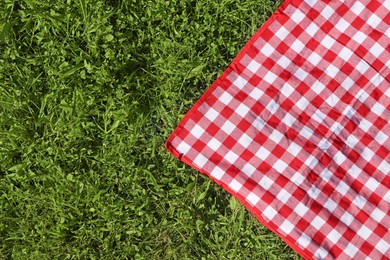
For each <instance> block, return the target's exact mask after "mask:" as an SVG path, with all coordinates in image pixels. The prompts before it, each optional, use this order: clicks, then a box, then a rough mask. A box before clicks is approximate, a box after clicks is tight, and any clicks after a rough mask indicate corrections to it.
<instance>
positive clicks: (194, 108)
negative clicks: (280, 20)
mask: <svg viewBox="0 0 390 260" xmlns="http://www.w3.org/2000/svg"><path fill="white" fill-rule="evenodd" d="M300 1H301V0H285V1H284V2H283V3H282V4H281V5H280V6H279V7H278V8H277V9H276V10H275V12H274V13H273V14H272V15H271V17H270V18H269V19H267V20H266V21H265V22H264V23H263V25H262V26H261V27H260V28H259V29H258V30H257V32H256V33H255V34H254V35H253V36H252V37H251V38H250V40H249V41H248V42H247V43H246V44H245V45H244V47H243V48H242V49H241V51H240V52H239V53H238V54H237V56H236V57H235V58H234V59H233V61H232V62H231V63H230V64H229V66H228V67H227V68H226V69H225V70H224V71H223V72H222V74H221V75H220V76H219V77H217V79H216V80H215V81H214V83H213V84H212V85H211V86H210V87H209V88H208V89H207V90H206V92H205V93H204V94H203V95H202V96H201V97H200V98H199V99H198V100H197V101H196V102H195V104H194V105H193V106H192V107H191V108H190V109H189V110H188V112H187V113H186V114H185V116H184V117H183V118H182V119H181V121H180V122H179V124H178V125H177V126H176V128H175V129H174V131H173V132H172V133H171V135H170V136H169V137H168V139H167V140H166V142H165V148H166V149H167V150H168V152H170V153H171V154H172V155H173V156H174V157H176V158H177V159H179V160H181V161H182V162H184V163H186V164H188V165H189V166H190V167H192V168H194V169H196V170H197V171H199V172H201V173H203V174H205V175H206V176H207V177H209V178H210V179H211V180H212V181H214V182H215V183H216V184H217V185H219V186H220V187H222V188H223V189H224V190H226V191H227V192H228V193H229V194H231V195H233V196H234V197H235V198H236V199H237V200H238V201H239V202H240V203H241V204H242V205H243V206H244V207H245V208H246V209H248V210H249V211H250V212H251V213H252V214H253V215H254V216H255V217H256V219H257V220H258V221H259V222H260V223H261V224H262V225H263V226H265V227H266V228H267V229H269V230H271V231H272V232H273V233H275V234H276V235H277V236H278V237H280V238H281V239H282V240H283V241H284V242H285V243H286V244H287V245H288V246H289V247H291V248H292V249H293V250H294V251H295V252H297V253H298V254H299V255H300V256H301V257H303V258H304V259H306V260H309V259H313V256H312V255H309V254H308V253H307V252H305V251H304V250H303V249H302V248H300V247H298V245H297V244H296V243H295V242H294V241H293V240H291V239H289V238H288V237H287V236H284V235H283V234H281V233H280V232H278V231H277V230H276V229H274V228H273V227H271V226H270V225H269V224H268V222H267V221H266V220H265V219H264V218H263V217H262V216H261V212H259V211H258V210H257V209H256V208H254V207H253V206H252V205H250V204H249V203H248V202H247V201H246V200H245V198H244V197H242V196H241V195H240V194H238V193H237V192H235V191H233V190H232V189H230V188H229V186H228V185H226V184H224V183H222V182H221V181H219V180H217V179H215V178H214V177H213V176H211V174H210V173H208V172H206V171H203V170H202V169H200V168H198V167H197V166H196V165H194V164H193V163H192V162H191V161H190V160H188V159H187V158H186V157H183V156H182V154H181V153H180V152H178V151H177V150H176V149H175V148H174V146H173V145H172V141H173V139H174V138H175V137H176V136H177V135H178V134H179V132H180V131H181V130H182V129H183V126H184V125H185V124H186V122H187V121H188V120H189V119H190V118H191V116H192V114H193V113H194V112H196V111H197V109H198V108H199V106H200V105H201V104H202V103H203V102H204V101H205V100H206V99H207V98H208V97H209V96H210V95H211V94H212V92H213V91H214V90H215V89H216V88H217V87H218V85H219V82H220V81H222V80H224V79H225V78H226V77H227V76H228V75H229V73H230V72H231V71H232V70H233V67H234V66H235V64H237V63H238V62H239V61H240V60H241V58H242V56H243V55H245V53H246V51H247V50H248V49H249V48H250V47H251V46H252V45H253V43H254V41H256V40H257V39H258V38H259V37H260V35H261V34H262V33H263V31H264V30H265V29H266V28H267V27H268V26H269V25H270V24H271V23H272V22H273V21H274V20H275V19H276V17H277V16H278V15H279V14H281V13H282V12H283V10H284V9H285V8H286V7H287V6H288V5H289V4H292V3H293V2H300Z"/></svg>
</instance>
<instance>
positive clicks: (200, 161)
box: [194, 154, 208, 168]
mask: <svg viewBox="0 0 390 260" xmlns="http://www.w3.org/2000/svg"><path fill="white" fill-rule="evenodd" d="M207 161H208V159H207V158H206V157H204V156H203V155H202V154H198V156H196V158H195V159H194V163H195V164H196V165H197V166H198V167H199V168H202V167H203V166H204V165H205V164H206V163H207Z"/></svg>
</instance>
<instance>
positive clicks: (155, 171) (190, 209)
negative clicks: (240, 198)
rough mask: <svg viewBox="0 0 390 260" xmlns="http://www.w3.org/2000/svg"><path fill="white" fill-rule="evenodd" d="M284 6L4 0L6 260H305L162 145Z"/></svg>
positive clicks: (0, 71)
mask: <svg viewBox="0 0 390 260" xmlns="http://www.w3.org/2000/svg"><path fill="white" fill-rule="evenodd" d="M280 3H281V2H280V1H274V0H260V1H259V0H240V1H237V0H207V1H195V0H177V1H166V0H153V1H152V0H137V1H136V0H128V1H124V0H106V1H104V0H95V1H88V0H61V1H60V0H51V1H49V0H24V1H14V0H2V1H0V259H278V260H279V259H298V258H299V257H298V256H297V254H296V253H294V252H293V251H292V250H291V249H290V248H289V247H288V246H286V244H285V243H283V242H282V241H281V239H279V238H278V237H277V236H276V235H274V234H273V233H272V232H270V231H268V230H267V229H265V228H264V227H263V226H262V225H261V224H259V223H258V221H257V220H256V219H255V218H254V217H253V216H252V215H251V214H250V213H249V212H248V211H247V210H246V209H245V208H244V207H243V206H241V205H240V204H239V203H238V202H237V201H236V200H235V199H234V198H233V197H232V196H230V195H229V194H228V193H227V192H225V191H224V190H223V189H221V188H220V187H219V186H217V185H216V184H214V183H213V182H211V181H210V180H209V179H207V178H205V177H204V176H203V175H202V174H200V173H198V172H197V171H195V170H193V169H191V168H189V167H188V166H186V165H184V164H183V163H181V162H180V161H178V160H177V159H175V158H174V157H173V156H171V155H170V154H169V153H168V152H167V151H166V150H165V148H164V142H165V140H166V138H167V137H168V135H169V134H170V133H171V132H172V131H173V129H174V128H175V126H176V125H177V124H178V122H179V120H180V119H181V118H182V117H183V115H184V114H185V113H186V111H187V110H188V109H189V108H190V107H191V105H193V104H194V103H195V101H196V100H197V99H198V98H199V97H200V95H201V94H202V93H203V92H204V91H205V90H206V89H207V87H208V86H210V84H211V83H212V82H213V81H214V80H215V79H216V78H217V76H218V75H219V74H221V73H222V71H223V70H224V69H225V68H226V67H227V66H228V64H229V63H230V62H231V61H232V59H233V58H234V57H235V55H237V53H238V52H239V50H240V49H241V48H242V47H243V45H244V44H245V42H246V41H248V40H249V39H250V37H251V36H252V35H253V34H254V33H255V31H256V30H257V28H259V27H260V25H261V24H262V23H263V22H264V21H265V20H266V19H267V18H268V17H269V16H270V15H271V14H272V12H273V11H274V10H275V9H276V8H277V6H279V4H280Z"/></svg>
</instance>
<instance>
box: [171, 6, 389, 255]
mask: <svg viewBox="0 0 390 260" xmlns="http://www.w3.org/2000/svg"><path fill="white" fill-rule="evenodd" d="M389 27H390V0H286V1H285V2H284V3H283V4H282V5H281V6H280V7H279V8H278V9H277V11H276V12H275V13H274V14H273V15H272V16H271V17H270V18H269V20H267V22H265V24H264V25H263V26H262V27H261V28H260V29H259V30H258V31H257V33H256V34H255V35H254V36H253V37H252V38H251V39H250V41H249V42H248V43H247V44H246V45H245V47H244V48H243V49H242V50H241V51H240V53H239V54H238V56H237V57H236V58H235V59H234V60H233V62H232V63H231V64H230V65H229V67H228V68H227V69H226V70H225V71H224V72H223V74H222V75H221V76H220V77H219V78H218V79H217V80H216V81H215V82H214V84H212V86H211V87H210V88H209V89H208V90H207V91H206V93H205V94H203V95H202V97H201V98H200V99H199V100H198V101H197V102H196V104H195V105H194V106H193V107H192V108H191V109H190V110H189V112H188V113H187V114H186V115H185V117H184V118H183V120H182V121H181V122H180V124H179V125H178V126H177V128H176V129H175V130H174V132H173V133H172V135H171V136H170V137H169V139H168V140H167V142H166V147H167V149H168V150H169V151H170V152H171V153H172V154H173V155H174V156H176V157H177V158H179V159H180V160H182V161H183V162H185V163H187V164H189V165H190V166H192V167H193V168H195V169H197V170H199V171H201V172H202V173H204V174H206V175H208V176H209V177H210V178H211V179H212V180H214V181H215V182H216V183H218V184H219V185H221V186H222V187H223V188H224V189H225V190H227V191H228V192H229V193H231V194H232V195H233V196H234V197H236V198H237V199H238V200H239V201H240V202H241V203H242V204H244V205H245V206H246V208H247V209H248V210H250V211H251V212H252V213H253V214H254V215H255V216H256V217H257V219H258V220H259V221H260V222H261V223H262V224H263V225H265V226H266V227H268V228H269V229H270V230H272V231H273V232H275V233H276V234H277V235H279V236H280V237H281V238H282V239H283V240H284V241H285V242H286V243H287V244H288V245H289V246H290V247H292V248H293V249H294V250H295V251H296V252H298V253H299V254H300V255H301V256H303V257H304V258H305V259H390V232H389V229H390V157H389V154H390V153H389V151H390V139H389V136H390V123H389V121H390V29H389Z"/></svg>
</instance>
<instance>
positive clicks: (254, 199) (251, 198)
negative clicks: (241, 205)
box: [246, 192, 260, 205]
mask: <svg viewBox="0 0 390 260" xmlns="http://www.w3.org/2000/svg"><path fill="white" fill-rule="evenodd" d="M246 199H247V201H249V202H250V203H251V204H252V205H256V204H257V202H259V200H260V198H259V197H258V196H257V195H256V194H254V193H253V192H251V193H249V195H248V196H247V197H246Z"/></svg>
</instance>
